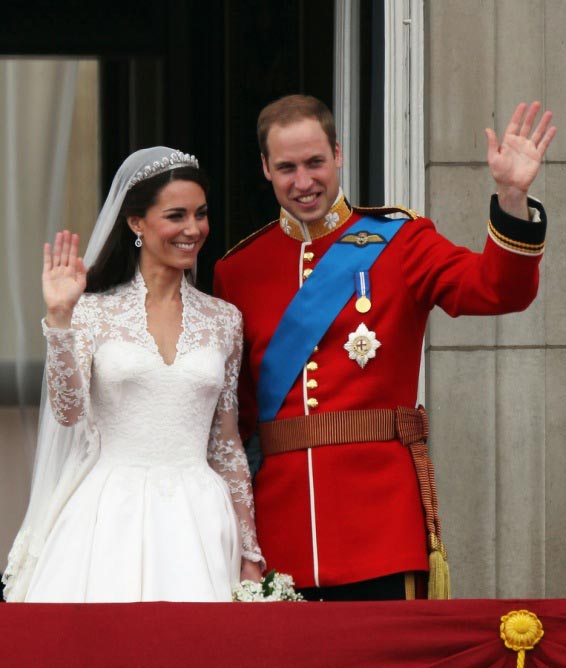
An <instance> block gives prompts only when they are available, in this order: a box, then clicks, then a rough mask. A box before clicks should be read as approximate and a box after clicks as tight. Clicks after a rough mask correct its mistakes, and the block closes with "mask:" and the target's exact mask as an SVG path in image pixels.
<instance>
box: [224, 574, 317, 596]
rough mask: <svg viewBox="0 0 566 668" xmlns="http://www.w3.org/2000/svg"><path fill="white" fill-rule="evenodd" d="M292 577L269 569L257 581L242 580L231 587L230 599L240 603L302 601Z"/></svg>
mask: <svg viewBox="0 0 566 668" xmlns="http://www.w3.org/2000/svg"><path fill="white" fill-rule="evenodd" d="M294 584H295V583H294V582H293V578H292V577H291V576H290V575H286V574H284V573H277V572H276V571H269V573H268V574H267V575H266V576H265V577H263V578H261V580H260V581H259V582H252V581H251V580H242V582H240V583H238V584H237V585H236V586H235V587H234V588H233V589H232V600H233V601H238V602H241V603H265V602H269V601H304V598H303V596H302V594H298V593H297V592H296V591H295V589H294Z"/></svg>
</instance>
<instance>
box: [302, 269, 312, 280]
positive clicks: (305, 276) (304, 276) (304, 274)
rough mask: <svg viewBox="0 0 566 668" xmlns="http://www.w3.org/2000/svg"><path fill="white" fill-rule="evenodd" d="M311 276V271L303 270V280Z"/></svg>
mask: <svg viewBox="0 0 566 668" xmlns="http://www.w3.org/2000/svg"><path fill="white" fill-rule="evenodd" d="M311 274H312V269H305V270H304V271H303V278H308V277H309V276H310V275H311Z"/></svg>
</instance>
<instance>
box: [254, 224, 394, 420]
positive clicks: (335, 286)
mask: <svg viewBox="0 0 566 668" xmlns="http://www.w3.org/2000/svg"><path fill="white" fill-rule="evenodd" d="M406 220H407V219H400V218H399V219H394V220H391V219H388V218H384V219H376V218H370V217H366V218H361V219H360V220H358V221H357V222H356V223H354V224H353V225H352V226H351V227H349V228H348V230H347V231H346V232H345V234H344V235H342V237H340V239H338V240H337V241H336V242H335V243H333V244H332V246H331V247H330V248H329V249H328V250H327V251H326V253H325V254H324V256H323V257H322V258H321V260H320V261H319V263H318V264H317V266H316V267H315V269H314V271H313V272H312V274H311V275H310V276H309V278H308V280H307V281H306V282H305V283H304V284H303V286H302V287H301V289H300V290H299V291H298V292H297V294H296V295H295V297H294V298H293V299H292V301H291V303H290V304H289V306H288V307H287V309H286V310H285V313H283V315H282V317H281V320H280V321H279V324H278V325H277V329H276V330H275V332H274V333H273V336H272V337H271V340H270V342H269V345H268V346H267V349H266V351H265V354H264V356H263V359H262V361H261V365H260V372H259V381H258V390H257V392H258V396H257V400H258V407H259V421H260V422H265V421H269V420H274V419H275V416H276V415H277V413H278V412H279V409H280V408H281V405H282V404H283V402H284V401H285V397H286V396H287V394H288V392H289V390H290V389H291V387H293V384H294V383H295V381H296V379H297V377H298V375H299V374H300V372H301V370H302V368H303V366H304V365H305V363H306V361H307V360H308V359H309V357H310V356H311V354H312V352H313V349H314V347H315V346H316V345H317V343H318V342H319V341H320V340H321V339H322V337H323V336H324V334H325V333H326V331H327V330H328V328H329V327H330V325H331V324H332V323H333V322H334V320H335V318H336V316H337V315H338V314H339V313H340V311H341V310H342V309H343V308H344V306H345V305H346V303H347V302H348V300H349V299H350V298H351V297H352V295H353V294H354V293H355V291H356V287H355V285H353V282H352V273H354V275H359V274H360V273H361V274H364V273H366V274H367V273H368V267H371V266H372V265H373V264H374V262H375V261H376V260H377V258H378V257H379V255H380V254H381V252H382V251H383V250H384V249H385V247H386V246H387V244H388V243H389V242H390V241H391V239H393V237H394V236H395V234H396V233H397V232H398V231H399V229H400V228H401V227H402V225H403V224H404V223H405V222H406ZM359 232H365V233H369V234H378V235H380V236H381V237H382V238H383V241H382V242H381V243H378V242H371V243H359V244H358V243H354V242H352V243H350V240H351V239H353V238H355V236H356V235H357V234H358V233H359ZM368 288H369V281H367V282H366V288H365V289H366V291H367V290H368Z"/></svg>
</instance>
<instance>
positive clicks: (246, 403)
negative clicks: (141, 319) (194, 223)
mask: <svg viewBox="0 0 566 668" xmlns="http://www.w3.org/2000/svg"><path fill="white" fill-rule="evenodd" d="M530 205H531V206H539V208H540V210H541V213H542V217H543V219H544V211H543V210H542V207H540V205H536V204H534V203H533V202H530ZM384 211H386V210H378V209H367V210H361V209H353V210H351V208H350V207H349V205H348V203H347V201H346V200H345V199H344V198H343V197H340V198H339V199H338V200H337V202H336V203H335V205H334V206H333V208H332V209H331V210H330V212H329V213H328V214H327V215H326V216H325V218H324V219H323V220H321V221H317V222H316V223H314V224H313V223H311V224H309V225H308V229H307V227H306V226H303V225H302V224H301V223H299V222H297V221H295V220H293V219H292V218H291V216H290V215H289V214H288V213H287V212H285V211H284V210H282V212H281V217H280V220H279V221H276V222H274V223H272V224H270V225H268V226H267V227H265V228H263V229H262V230H260V231H259V232H258V233H256V234H255V235H252V237H250V238H249V239H247V240H245V241H244V242H242V243H241V244H239V245H238V246H237V247H236V248H235V249H234V250H233V251H231V252H230V253H228V254H227V256H226V257H225V258H223V259H222V260H220V261H219V262H218V263H217V265H216V269H215V294H216V295H218V296H219V297H222V298H223V299H225V300H227V301H229V302H231V303H232V304H235V305H236V306H237V307H238V308H239V309H240V311H241V312H242V314H243V316H244V343H245V352H244V360H243V364H242V373H241V377H240V421H241V429H242V436H243V437H247V436H249V435H250V434H251V433H252V432H253V430H254V427H255V424H256V421H257V401H256V387H257V382H258V374H259V368H260V363H261V360H262V357H263V354H264V352H265V350H266V347H267V345H268V343H269V341H270V338H271V337H272V335H273V333H274V331H275V329H276V327H277V325H278V323H279V321H280V319H281V316H282V314H283V313H284V311H285V309H286V308H287V306H288V305H289V303H290V301H291V300H292V299H293V297H294V295H295V293H296V292H297V290H298V289H299V288H300V286H301V285H302V283H303V281H304V280H308V274H309V270H316V265H317V262H318V261H319V260H320V258H321V257H322V256H323V255H324V253H325V252H326V251H327V250H328V248H329V247H330V245H331V244H332V243H334V242H335V241H336V240H337V239H338V238H340V237H341V236H342V235H343V234H345V233H346V231H347V229H348V227H349V226H350V225H351V224H353V223H354V222H356V221H357V220H359V219H360V218H361V217H363V216H364V215H368V214H369V215H371V214H374V215H383V213H384ZM411 217H412V218H414V220H409V221H408V222H406V223H405V224H404V225H403V227H402V228H401V230H400V231H399V232H398V233H397V235H396V236H395V237H394V238H393V240H392V241H391V242H390V243H389V245H388V246H387V248H385V250H384V251H383V252H382V254H381V256H380V257H379V258H378V260H377V261H376V262H375V264H374V265H373V267H372V268H371V269H370V271H369V278H370V290H371V302H372V307H371V309H370V311H369V312H367V313H365V314H361V313H359V312H358V311H357V310H356V308H355V301H356V297H355V295H354V296H353V297H352V298H351V299H350V301H349V302H348V303H347V304H346V306H345V307H344V309H343V310H342V311H341V312H340V313H339V314H338V316H337V317H336V319H335V320H334V322H333V323H332V325H331V326H330V328H329V329H328V331H327V332H326V334H325V335H324V336H323V338H322V339H321V340H320V342H319V343H318V345H317V347H316V349H315V350H314V351H313V353H312V356H311V358H310V360H308V362H307V364H306V365H305V367H304V369H303V373H301V374H300V375H299V377H298V378H297V380H296V381H295V383H294V385H293V387H292V388H291V390H290V392H289V393H288V395H287V397H286V399H285V401H284V403H283V405H282V407H281V408H280V410H279V412H278V414H277V416H276V419H277V420H279V419H285V418H290V417H296V416H299V415H307V414H312V413H317V412H324V411H343V410H352V409H369V408H396V407H397V406H407V407H414V406H415V402H416V395H417V385H418V377H419V366H420V358H421V350H422V341H423V336H424V331H425V326H426V322H427V317H428V314H429V311H430V310H431V309H432V308H433V306H435V305H439V306H441V307H442V308H443V309H444V310H445V311H446V312H447V313H449V314H450V315H452V316H457V315H461V314H478V315H494V314H501V313H507V312H511V311H519V310H522V309H524V308H526V307H527V306H528V304H529V303H530V302H531V301H532V300H533V299H534V297H535V295H536V292H537V287H538V264H539V261H540V257H541V253H542V249H543V245H544V234H545V227H546V224H545V220H543V221H542V223H528V222H521V221H518V220H516V219H513V218H511V217H510V216H508V215H507V214H505V213H504V212H502V211H501V210H500V209H499V206H498V203H497V198H496V197H494V198H493V200H492V205H491V220H490V224H489V235H488V238H487V242H486V245H485V249H484V251H483V253H473V252H471V251H469V250H468V249H466V248H461V247H457V246H454V245H453V244H452V243H451V242H449V241H448V240H446V239H445V238H444V237H442V236H441V235H439V234H438V233H437V232H436V231H435V228H434V225H433V223H432V222H431V221H430V220H428V219H426V218H421V217H417V216H416V215H412V216H411ZM352 281H354V277H352ZM305 318H307V319H308V318H309V313H305ZM361 323H363V324H365V325H366V326H367V328H368V329H369V330H370V331H373V332H375V335H376V337H377V339H378V340H379V342H380V343H381V346H380V347H379V348H378V350H377V351H376V356H375V358H373V359H369V361H368V362H367V364H366V366H365V367H364V368H361V367H360V365H358V363H357V362H356V361H355V360H352V359H350V357H349V355H348V352H347V351H346V350H345V349H344V344H345V343H346V342H347V341H348V338H349V334H350V333H352V332H354V331H355V330H356V329H357V327H358V326H359V325H360V324H361ZM254 495H255V507H256V523H257V531H258V539H259V543H260V545H261V547H262V550H263V554H264V556H265V558H266V560H267V567H268V569H271V568H275V569H276V570H278V571H281V572H285V573H290V574H292V575H293V577H294V579H295V583H296V585H297V586H298V587H310V586H314V585H320V586H325V585H337V584H344V583H348V582H356V581H360V580H366V579H370V578H375V577H380V576H383V575H387V574H391V573H397V572H404V571H426V570H428V559H427V547H426V535H425V526H424V516H423V510H422V504H421V499H420V494H419V488H418V482H417V479H416V474H415V470H414V466H413V462H412V459H411V455H410V452H409V451H408V449H407V448H406V447H404V446H402V445H401V444H400V443H399V441H389V442H385V443H375V442H372V443H353V444H346V445H339V446H336V445H334V446H326V447H325V446H322V447H317V448H311V449H307V450H299V451H295V452H289V453H285V454H278V455H273V456H269V457H267V458H266V459H265V461H264V463H263V466H262V468H261V470H260V471H259V473H258V474H257V476H256V479H255V482H254Z"/></svg>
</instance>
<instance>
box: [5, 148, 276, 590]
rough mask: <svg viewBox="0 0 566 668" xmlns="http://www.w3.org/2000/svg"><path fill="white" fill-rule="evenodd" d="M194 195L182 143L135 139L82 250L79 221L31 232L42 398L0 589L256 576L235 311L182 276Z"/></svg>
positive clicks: (201, 223) (199, 181) (204, 222)
mask: <svg viewBox="0 0 566 668" xmlns="http://www.w3.org/2000/svg"><path fill="white" fill-rule="evenodd" d="M206 192H207V183H206V180H205V177H204V175H203V173H202V171H201V170H199V168H198V162H197V160H196V159H195V158H194V156H191V155H187V154H183V153H181V152H179V151H174V150H173V149H170V148H166V147H154V148H150V149H143V150H141V151H137V152H136V153H134V154H132V155H131V156H130V157H129V158H128V159H127V160H126V161H125V162H124V163H123V164H122V166H121V167H120V169H119V170H118V172H117V174H116V176H115V178H114V181H113V184H112V187H111V189H110V193H109V195H108V198H107V200H106V202H105V204H104V207H103V209H102V211H101V214H100V216H99V218H98V221H97V224H96V226H95V229H94V232H93V235H92V237H91V239H90V241H89V245H88V248H87V251H86V253H85V259H84V262H83V260H82V259H81V258H80V257H78V244H79V240H78V236H77V235H76V234H71V233H70V232H68V231H64V232H59V233H58V234H57V236H56V237H55V241H54V244H53V247H51V246H50V244H45V247H44V269H43V277H42V282H43V294H44V299H45V303H46V307H47V313H46V317H45V319H44V320H43V323H42V325H43V331H44V334H45V336H46V339H47V361H46V371H45V381H44V390H43V395H44V399H43V400H42V402H43V405H42V410H41V418H40V432H39V442H38V452H37V455H36V462H35V466H34V474H33V480H32V494H31V498H30V505H29V508H28V511H27V514H26V517H25V519H24V523H23V526H22V528H21V529H20V532H19V533H18V536H17V538H16V540H15V542H14V545H13V547H12V550H11V552H10V555H9V559H8V566H7V569H6V571H5V574H4V581H5V584H6V587H5V597H6V599H7V600H8V601H38V602H39V601H41V602H127V601H155V600H168V601H229V600H231V590H232V587H233V586H234V585H235V584H236V583H237V582H238V581H239V580H240V578H242V579H253V580H256V581H257V580H259V578H260V577H261V569H262V568H263V566H264V562H263V557H262V555H261V552H260V549H259V546H258V544H257V540H256V534H255V524H254V512H253V497H252V492H251V486H250V477H249V471H248V467H247V462H246V457H245V455H244V451H243V448H242V444H241V442H240V439H239V436H238V430H237V402H236V386H237V378H238V371H239V366H240V358H241V348H242V322H241V316H240V314H239V312H238V311H237V310H236V309H235V307H233V306H231V305H229V304H227V303H225V302H223V301H221V300H219V299H215V298H213V297H210V296H208V295H205V294H203V293H201V292H199V291H198V290H196V288H195V287H194V286H193V281H192V276H193V274H194V272H195V269H196V259H197V255H198V252H199V250H200V248H201V247H202V245H203V243H204V241H205V239H206V236H207V234H208V216H207V203H206ZM87 266H89V267H90V268H89V269H88V271H87ZM45 395H48V399H45Z"/></svg>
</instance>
